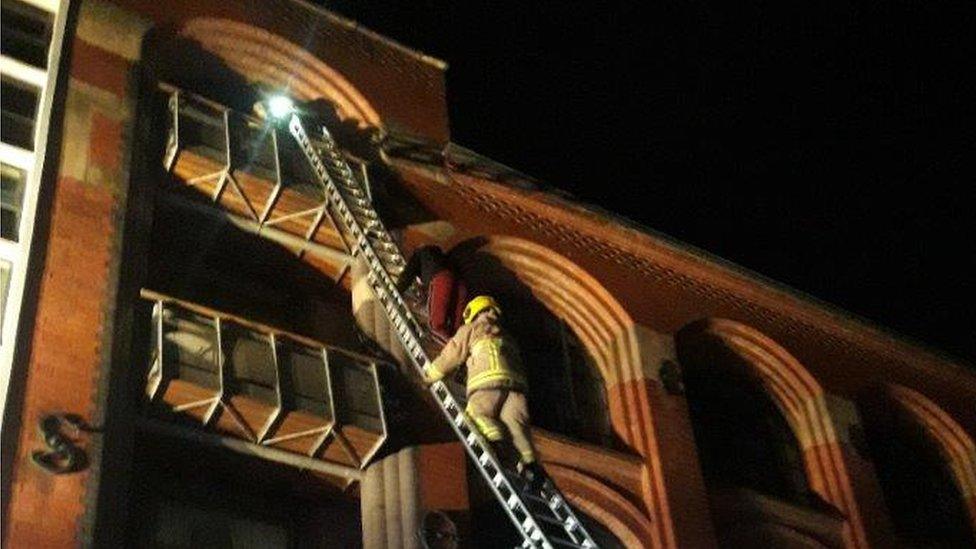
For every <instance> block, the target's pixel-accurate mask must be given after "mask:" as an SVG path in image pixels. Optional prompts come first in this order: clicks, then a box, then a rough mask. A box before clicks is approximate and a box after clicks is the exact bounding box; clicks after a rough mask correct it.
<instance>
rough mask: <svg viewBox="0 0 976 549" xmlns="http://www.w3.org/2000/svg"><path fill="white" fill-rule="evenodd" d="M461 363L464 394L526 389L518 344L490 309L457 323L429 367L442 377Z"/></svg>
mask: <svg viewBox="0 0 976 549" xmlns="http://www.w3.org/2000/svg"><path fill="white" fill-rule="evenodd" d="M461 364H467V367H468V382H467V392H468V394H471V393H472V392H474V391H476V390H478V389H502V388H504V389H512V390H517V391H525V390H526V389H527V388H528V384H527V383H526V378H525V372H524V370H523V368H522V360H521V357H520V356H519V350H518V346H517V345H516V344H515V342H514V340H513V339H512V338H511V337H510V336H509V335H508V334H506V333H505V331H504V330H502V329H501V327H500V326H499V325H498V317H497V315H495V314H494V311H488V312H486V313H483V314H481V315H479V316H478V318H476V319H475V320H474V321H473V322H471V323H470V324H465V325H464V326H461V327H460V328H459V329H458V331H457V333H455V334H454V337H452V338H451V340H450V341H448V342H447V345H445V346H444V349H443V350H442V351H441V354H440V356H438V357H437V358H436V359H435V360H434V362H433V363H432V364H431V367H432V368H433V369H434V370H436V371H437V373H438V374H440V376H439V377H443V376H446V375H448V374H450V373H451V372H453V371H454V370H456V369H457V368H458V367H460V366H461Z"/></svg>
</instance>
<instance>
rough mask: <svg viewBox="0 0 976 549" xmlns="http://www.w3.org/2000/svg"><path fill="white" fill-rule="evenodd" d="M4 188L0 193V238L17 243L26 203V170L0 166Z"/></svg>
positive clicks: (5, 165) (4, 165)
mask: <svg viewBox="0 0 976 549" xmlns="http://www.w3.org/2000/svg"><path fill="white" fill-rule="evenodd" d="M0 173H2V176H3V188H2V191H0V210H2V213H0V237H3V238H4V239H6V240H11V241H13V242H17V240H18V238H19V233H20V209H21V207H22V206H23V203H24V184H25V182H26V180H27V173H26V172H25V171H24V170H21V169H18V168H15V167H13V166H8V165H7V164H0Z"/></svg>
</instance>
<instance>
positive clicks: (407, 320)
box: [288, 113, 597, 549]
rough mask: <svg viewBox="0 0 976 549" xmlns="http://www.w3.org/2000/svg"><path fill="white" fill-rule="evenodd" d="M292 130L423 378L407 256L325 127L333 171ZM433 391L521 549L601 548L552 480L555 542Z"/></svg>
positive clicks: (549, 498)
mask: <svg viewBox="0 0 976 549" xmlns="http://www.w3.org/2000/svg"><path fill="white" fill-rule="evenodd" d="M288 128H289V131H290V133H291V134H292V136H293V137H294V138H295V140H296V141H297V142H298V144H299V146H300V148H301V150H302V152H303V153H304V155H305V157H306V159H307V160H308V162H309V164H310V165H311V167H312V169H313V171H314V173H315V175H316V177H317V178H318V180H319V183H320V184H321V185H322V187H323V191H324V193H325V195H326V199H327V201H328V203H329V206H330V207H331V208H332V209H333V211H334V212H335V213H336V214H337V215H336V217H337V218H338V219H339V221H340V222H341V223H342V224H343V225H344V226H345V230H346V231H347V232H348V233H349V235H350V236H351V237H352V241H353V246H352V248H353V249H352V250H350V252H351V253H352V255H354V256H361V257H362V258H363V259H364V260H365V261H366V264H367V266H368V267H369V272H368V274H367V281H368V282H369V285H370V287H371V289H372V290H373V292H374V294H375V295H376V297H377V300H378V301H379V302H380V304H381V305H382V306H383V309H384V311H385V312H386V314H387V318H388V319H389V320H390V322H391V324H392V325H393V327H394V330H395V332H396V334H397V337H398V338H399V340H400V342H401V344H403V347H404V349H405V350H406V352H407V356H409V357H410V361H411V362H412V363H413V366H414V368H415V369H416V370H417V371H418V373H419V374H420V375H423V367H424V365H425V364H426V363H427V362H428V361H429V357H428V356H427V353H426V351H425V350H424V349H423V346H422V345H421V343H420V337H419V335H418V334H422V333H423V330H422V328H421V326H420V324H419V323H418V322H417V320H416V318H415V317H414V315H413V313H412V312H411V310H410V308H409V307H408V306H407V304H406V303H405V302H404V301H403V298H402V296H401V295H400V293H399V291H398V290H397V288H396V283H395V281H394V280H393V277H392V275H391V274H390V270H398V269H399V271H402V268H403V264H404V263H405V262H404V260H403V257H402V255H400V252H399V248H398V247H397V246H396V244H395V243H394V242H393V241H392V238H391V237H390V236H389V232H388V231H387V230H386V228H385V227H384V226H383V223H382V221H381V220H380V219H379V216H378V215H377V214H376V212H375V210H373V209H372V204H371V200H370V198H369V196H368V195H367V194H366V193H363V192H362V189H361V186H360V185H359V183H358V182H357V181H356V180H355V177H354V176H353V173H352V170H351V168H349V166H348V164H347V163H346V161H345V159H344V158H342V156H341V153H340V152H339V151H338V150H337V147H336V145H335V141H334V140H333V139H332V137H331V135H330V134H329V133H328V130H327V129H326V128H325V127H323V128H322V132H323V138H324V139H323V147H324V148H325V151H324V152H325V153H326V155H327V156H328V157H329V158H328V160H329V163H330V164H331V166H332V170H331V171H330V170H329V168H328V167H327V166H326V164H325V162H324V161H323V159H322V158H321V156H320V153H319V151H318V150H317V149H316V147H315V145H314V144H313V143H312V141H311V139H309V137H308V134H307V133H306V132H305V128H304V125H303V124H302V122H301V119H300V118H299V116H298V114H297V113H292V114H291V116H290V118H289V121H288ZM336 179H338V180H339V181H340V182H341V183H342V186H340V184H339V183H337V182H336ZM343 187H344V189H345V191H346V194H347V195H348V196H349V199H351V201H352V203H353V204H356V205H357V206H358V210H359V213H360V216H361V217H363V218H365V219H366V221H365V223H364V222H363V221H361V220H360V219H359V218H357V216H356V215H355V214H354V210H355V209H356V208H355V207H353V206H350V205H349V203H348V202H347V200H349V199H347V197H346V196H343V192H342V190H341V189H342V188H343ZM367 223H368V225H367ZM364 225H365V226H364ZM374 241H379V242H378V244H380V245H383V247H384V249H385V252H386V256H387V259H386V261H384V259H383V257H382V256H381V255H380V253H379V252H377V250H376V249H375V248H374V246H375V245H376V243H375V242H374ZM429 391H430V393H431V394H432V395H433V397H434V399H435V400H436V401H437V403H438V407H439V408H440V409H441V412H442V413H443V414H444V416H445V418H446V419H447V420H448V423H449V424H450V425H451V429H452V430H453V431H454V433H455V434H456V435H457V437H458V438H459V439H460V440H461V441H462V442H463V443H464V448H465V450H466V451H467V453H468V455H469V457H470V458H471V460H472V461H473V462H474V465H475V467H476V468H477V469H478V471H479V472H480V473H481V475H482V476H483V477H484V478H485V480H486V481H487V482H488V486H489V488H490V489H491V491H492V492H493V493H494V495H495V497H496V498H497V499H498V501H499V502H500V503H501V504H502V508H503V509H504V510H505V513H506V514H507V515H508V517H509V519H510V520H511V521H512V523H513V524H515V526H516V527H517V529H518V531H519V533H520V534H521V535H522V538H523V540H524V542H523V544H522V547H542V548H543V549H553V547H555V546H556V545H559V546H568V547H593V548H595V547H597V545H596V543H595V542H594V541H593V538H592V537H590V535H589V533H588V532H586V530H585V529H584V528H583V525H582V523H581V522H580V521H579V519H578V518H577V517H576V515H575V514H574V513H573V511H572V509H571V508H570V507H569V505H568V503H567V502H566V500H565V498H564V497H563V496H562V494H560V493H559V490H558V489H557V488H556V487H555V485H553V484H552V482H551V481H546V483H545V487H544V488H543V491H542V493H540V494H539V495H538V496H535V497H537V498H541V499H543V500H544V501H545V503H546V505H547V506H548V508H549V510H550V511H551V512H552V514H553V516H554V517H556V520H553V519H548V521H549V522H550V523H555V522H558V523H559V524H561V525H562V527H563V530H564V531H565V533H566V534H568V535H569V537H570V540H571V541H566V540H562V539H558V538H553V539H550V537H552V536H550V535H549V534H547V533H546V532H545V531H544V530H543V529H542V527H541V525H540V523H539V522H540V520H539V519H537V518H536V516H535V515H534V514H533V513H532V511H531V508H530V507H529V506H528V504H527V503H526V502H525V500H524V499H523V494H522V493H521V492H520V490H518V489H517V488H516V486H515V485H514V484H513V482H512V481H511V479H510V478H509V475H508V473H507V472H506V471H505V469H503V468H502V467H501V466H500V464H499V463H498V461H497V458H496V457H495V456H494V454H493V452H492V451H491V449H490V446H489V445H488V443H487V441H486V440H485V439H484V437H483V436H482V435H481V433H480V432H478V430H477V429H476V428H475V427H474V425H472V423H471V421H470V420H469V418H468V417H467V415H466V414H465V412H464V410H463V409H462V407H461V404H460V402H458V400H457V398H456V397H455V396H454V395H453V394H451V391H450V390H449V389H448V387H447V385H446V384H444V383H443V382H442V381H438V382H436V383H434V384H432V385H431V386H430V387H429ZM564 517H565V518H564Z"/></svg>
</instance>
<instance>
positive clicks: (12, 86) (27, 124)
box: [0, 78, 38, 150]
mask: <svg viewBox="0 0 976 549" xmlns="http://www.w3.org/2000/svg"><path fill="white" fill-rule="evenodd" d="M2 83H3V93H2V94H0V108H2V113H0V114H2V120H0V124H2V125H0V139H2V140H3V142H4V143H8V144H10V145H14V146H16V147H20V148H22V149H28V150H33V148H34V121H35V119H36V118H37V96H38V91H37V90H36V89H35V88H33V87H31V86H30V85H28V84H24V83H21V82H18V81H16V80H13V79H10V78H3V79H2Z"/></svg>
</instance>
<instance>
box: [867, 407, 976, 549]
mask: <svg viewBox="0 0 976 549" xmlns="http://www.w3.org/2000/svg"><path fill="white" fill-rule="evenodd" d="M890 408H891V404H890V403H887V404H878V405H876V407H874V408H873V409H870V410H867V411H866V413H865V414H864V417H865V424H866V427H867V429H866V434H867V436H868V445H869V452H870V456H871V459H872V460H873V462H874V464H875V471H876V472H877V475H878V482H879V483H880V484H881V490H882V493H883V494H884V498H885V503H886V505H887V507H888V513H889V516H890V517H891V521H892V523H893V524H894V527H895V531H896V532H897V534H898V535H899V537H900V538H901V539H902V541H903V542H905V543H906V545H907V546H910V547H976V540H974V539H973V533H972V530H971V529H970V522H969V519H968V517H967V516H966V511H965V504H964V502H963V499H962V496H961V494H960V492H959V489H958V488H957V486H956V483H955V481H954V480H953V477H952V473H951V472H950V470H949V467H948V465H947V464H946V462H945V460H944V459H942V456H941V455H940V453H939V451H938V449H937V448H936V446H935V443H934V442H933V441H932V440H931V439H929V438H928V437H927V436H926V434H925V433H924V432H923V431H922V429H921V428H920V427H918V426H917V425H915V423H914V422H913V421H911V420H910V419H909V418H907V417H905V416H904V415H902V413H900V412H899V411H893V410H891V409H890Z"/></svg>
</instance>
